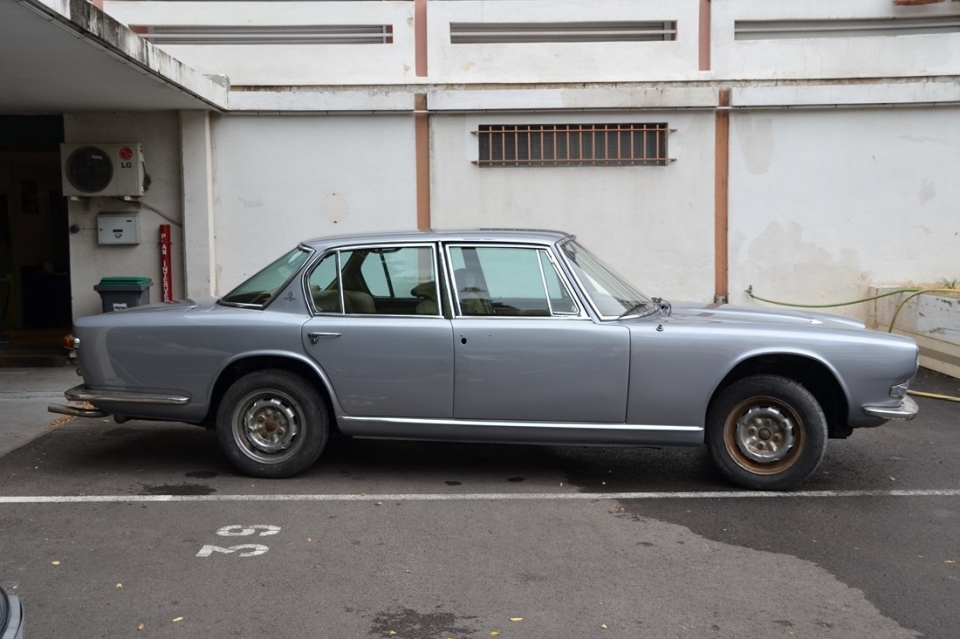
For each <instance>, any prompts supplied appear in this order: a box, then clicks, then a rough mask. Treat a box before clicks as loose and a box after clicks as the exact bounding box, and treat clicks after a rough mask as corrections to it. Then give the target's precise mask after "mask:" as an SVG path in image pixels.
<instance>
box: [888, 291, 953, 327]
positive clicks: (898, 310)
mask: <svg viewBox="0 0 960 639" xmlns="http://www.w3.org/2000/svg"><path fill="white" fill-rule="evenodd" d="M898 292H901V293H907V292H909V291H908V290H906V289H904V290H902V291H898ZM923 293H953V294H954V295H956V294H957V289H955V288H923V289H920V290H917V289H914V290H913V292H912V293H910V295H907V296H906V297H905V298H903V299H902V300H900V304H899V305H898V306H897V311H896V312H895V313H894V314H893V319H892V320H890V328H888V329H887V332H888V333H892V332H893V326H894V324H896V323H897V316H898V315H900V309H902V308H903V306H904V304H906V303H907V302H909V301H910V300H912V299H913V298H915V297H916V296H917V295H921V294H923Z"/></svg>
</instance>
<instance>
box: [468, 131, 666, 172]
mask: <svg viewBox="0 0 960 639" xmlns="http://www.w3.org/2000/svg"><path fill="white" fill-rule="evenodd" d="M673 130H674V129H669V128H667V125H666V124H646V123H645V124H533V125H511V124H498V125H481V126H480V129H479V130H478V131H474V134H475V135H477V136H478V138H479V143H480V149H479V151H480V152H479V159H478V160H476V161H475V162H474V163H475V164H479V165H480V166H482V167H496V166H503V167H508V166H638V165H648V166H666V164H667V163H668V162H670V161H671V160H672V158H670V157H668V156H667V133H668V132H670V131H673Z"/></svg>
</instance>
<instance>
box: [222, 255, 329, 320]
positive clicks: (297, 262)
mask: <svg viewBox="0 0 960 639" xmlns="http://www.w3.org/2000/svg"><path fill="white" fill-rule="evenodd" d="M309 256H310V251H308V250H307V249H304V248H300V247H297V248H295V249H293V250H292V251H290V252H289V253H287V254H286V255H284V256H283V257H281V258H280V259H278V260H276V261H274V262H272V263H271V264H270V265H268V266H267V267H266V268H264V269H263V270H261V271H260V272H258V273H257V274H255V275H254V276H253V277H251V278H250V279H248V280H247V281H246V282H244V283H243V284H241V285H240V286H238V287H237V288H235V289H233V290H232V291H230V292H229V293H227V294H226V295H224V296H223V297H222V298H220V301H221V302H223V303H226V304H234V305H238V306H263V305H265V304H266V303H267V302H269V301H270V300H272V299H273V297H274V295H276V294H277V293H278V292H279V291H280V289H281V288H283V286H284V284H286V283H287V281H288V280H289V279H290V278H291V277H293V275H294V274H295V273H296V272H297V271H299V270H300V267H301V266H303V263H304V262H306V261H307V258H308V257H309Z"/></svg>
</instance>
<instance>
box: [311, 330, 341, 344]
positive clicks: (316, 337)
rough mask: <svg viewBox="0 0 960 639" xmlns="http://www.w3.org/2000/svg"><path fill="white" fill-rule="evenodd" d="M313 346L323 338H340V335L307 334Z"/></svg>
mask: <svg viewBox="0 0 960 639" xmlns="http://www.w3.org/2000/svg"><path fill="white" fill-rule="evenodd" d="M307 337H309V338H310V343H311V344H316V343H317V342H319V341H320V338H321V337H340V333H307Z"/></svg>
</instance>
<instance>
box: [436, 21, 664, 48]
mask: <svg viewBox="0 0 960 639" xmlns="http://www.w3.org/2000/svg"><path fill="white" fill-rule="evenodd" d="M676 39H677V23H676V21H672V20H657V21H647V22H536V23H533V22H454V23H451V24H450V42H451V44H493V43H537V42H658V41H664V40H676Z"/></svg>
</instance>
